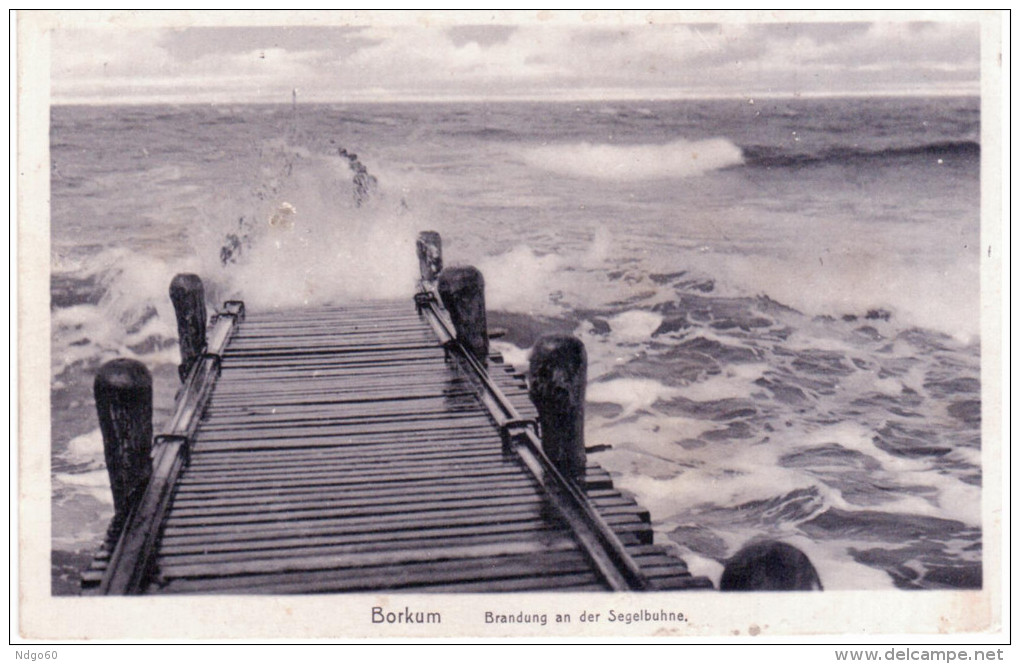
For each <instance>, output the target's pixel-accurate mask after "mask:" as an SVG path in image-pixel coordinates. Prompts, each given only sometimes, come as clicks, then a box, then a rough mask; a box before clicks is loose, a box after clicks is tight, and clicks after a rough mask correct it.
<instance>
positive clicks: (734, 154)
mask: <svg viewBox="0 0 1020 664" xmlns="http://www.w3.org/2000/svg"><path fill="white" fill-rule="evenodd" d="M522 156H523V158H524V161H525V162H527V163H528V164H529V165H531V166H534V167H536V168H541V169H544V170H547V171H551V172H553V173H559V174H561V175H568V176H571V177H581V178H593V179H599V180H617V181H638V180H657V179H671V178H686V177H692V176H697V175H702V174H703V173H707V172H709V171H715V170H718V169H720V168H726V167H727V166H737V165H740V164H742V163H743V162H744V155H743V153H742V152H741V150H740V148H739V147H737V146H736V145H734V144H733V143H732V142H731V141H729V140H727V139H725V138H710V139H706V140H702V141H687V140H678V141H673V142H672V143H666V144H663V145H607V144H604V143H598V144H592V143H561V144H556V145H545V146H542V147H534V148H525V149H524V150H523V153H522Z"/></svg>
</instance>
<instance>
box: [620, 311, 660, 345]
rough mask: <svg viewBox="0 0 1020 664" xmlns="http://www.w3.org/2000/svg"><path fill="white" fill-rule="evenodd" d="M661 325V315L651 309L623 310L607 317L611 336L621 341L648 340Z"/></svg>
mask: <svg viewBox="0 0 1020 664" xmlns="http://www.w3.org/2000/svg"><path fill="white" fill-rule="evenodd" d="M660 325H662V315H661V314H657V313H655V312H653V311H641V310H635V311H625V312H623V313H622V314H617V315H616V316H613V317H612V318H610V319H609V327H610V328H611V329H612V331H613V336H614V337H615V338H616V340H617V341H621V342H642V341H648V339H649V338H651V336H652V332H655V330H656V329H658V327H659V326H660Z"/></svg>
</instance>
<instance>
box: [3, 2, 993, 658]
mask: <svg viewBox="0 0 1020 664" xmlns="http://www.w3.org/2000/svg"><path fill="white" fill-rule="evenodd" d="M485 16H486V17H488V16H489V13H486V14H485ZM495 16H496V20H495V21H494V22H512V23H531V22H549V23H554V24H555V23H571V22H577V21H585V22H590V23H598V22H604V23H607V24H619V23H628V24H634V23H642V22H645V21H646V20H649V21H654V22H657V23H665V22H702V21H728V22H766V21H781V22H790V21H812V20H813V21H825V22H827V21H836V20H891V21H897V20H962V21H977V22H980V23H981V63H982V82H981V95H982V122H981V132H982V135H981V146H982V149H981V159H982V162H981V191H982V222H981V223H982V228H981V234H982V248H983V249H985V250H984V251H982V269H981V286H982V303H981V311H982V341H981V343H982V356H981V367H982V369H981V370H982V389H983V395H982V422H983V425H982V427H983V429H982V441H983V442H984V445H983V452H982V463H983V468H984V473H983V477H984V490H983V515H984V527H983V530H984V589H983V590H982V591H958V592H950V591H945V592H943V591H930V592H911V593H908V592H901V591H888V592H886V591H861V592H825V593H816V594H802V593H793V594H781V595H780V594H764V593H755V594H750V595H742V596H739V597H736V596H734V595H722V594H720V593H712V592H704V593H703V592H696V593H692V592H687V593H654V594H646V595H638V594H605V595H589V594H585V595H581V594H573V595H570V594H566V595H565V594H541V593H539V594H526V595H444V596H435V595H412V594H398V595H374V594H356V595H333V596H322V597H272V598H248V597H208V596H205V597H188V598H169V597H162V598H154V599H150V598H96V597H53V596H51V594H50V555H49V551H50V546H51V544H50V495H51V487H50V474H49V468H50V457H49V439H50V411H49V388H50V362H49V358H50V319H49V299H50V296H49V260H50V251H49V205H48V201H49V154H48V136H49V113H48V109H49V36H50V32H51V30H52V29H53V28H55V27H61V28H64V27H71V26H72V25H73V24H74V23H76V22H81V21H85V22H88V23H90V24H94V23H95V22H96V21H97V20H102V21H106V22H108V23H109V24H110V25H112V26H117V27H125V28H127V27H143V26H163V25H175V26H187V25H196V24H211V25H241V24H245V25H300V24H306V23H307V22H308V20H309V18H310V15H309V13H308V12H280V13H272V14H271V15H267V14H264V13H259V12H244V11H234V12H229V13H215V14H208V13H202V12H134V11H131V12H105V13H102V14H100V13H89V14H85V15H81V14H78V15H75V14H73V13H56V12H19V14H18V16H17V40H18V41H17V47H18V58H17V71H18V90H17V94H18V98H17V113H18V128H17V139H18V165H19V170H18V175H17V178H18V179H17V183H18V191H17V203H18V220H17V221H18V223H17V231H18V240H17V243H18V252H19V255H18V289H17V293H18V330H19V335H18V339H17V344H18V345H17V348H18V378H19V392H18V402H17V404H18V407H17V414H18V419H19V428H18V456H17V459H18V468H17V480H18V509H17V521H18V539H17V552H18V569H17V577H16V579H17V583H18V606H17V610H18V616H17V621H18V628H17V630H18V634H19V635H20V636H21V637H22V638H23V639H30V640H42V641H53V640H67V641H81V640H87V641H110V640H114V641H117V640H127V641H139V640H149V639H178V640H181V639H184V640H208V639H238V638H242V639H267V640H307V639H374V640H380V639H382V640H389V639H399V638H444V637H445V638H449V637H485V638H496V637H518V638H519V637H543V638H544V637H550V638H555V637H559V638H563V637H570V638H581V637H583V638H605V637H619V638H627V639H632V638H637V637H665V638H668V639H691V638H693V639H697V637H716V638H718V637H733V636H743V635H747V634H761V635H762V636H763V637H768V636H787V637H790V636H797V637H798V638H799V639H801V640H803V641H804V642H811V641H817V640H818V639H819V638H822V639H823V640H831V639H833V638H836V639H839V640H843V641H847V642H853V641H862V640H863V642H868V641H869V639H874V638H879V637H881V636H882V635H884V636H885V637H892V636H893V635H908V634H919V635H926V636H929V637H931V639H932V640H934V639H935V638H937V636H936V635H939V634H943V635H947V637H948V638H951V639H952V641H953V642H959V641H960V640H961V639H964V638H968V637H969V638H970V639H972V640H975V642H980V640H981V639H982V638H988V635H991V634H995V633H998V632H1000V631H1001V629H1002V626H1001V620H1002V586H1001V583H1002V579H1003V574H1002V567H1001V562H1002V557H1001V554H1002V550H1003V544H1004V542H1003V539H1002V532H1003V525H1004V519H1006V518H1008V514H1009V512H1008V506H1006V511H1003V504H1002V486H1003V480H1004V477H1003V473H1004V472H1008V470H1007V469H1006V468H1005V467H1004V463H1003V461H1004V457H1003V447H1002V433H1003V428H1002V423H1003V417H1002V414H1003V410H1002V401H1001V398H1002V377H1003V373H1002V370H1003V357H1002V348H1003V346H1002V344H1003V339H1002V337H1001V330H1002V329H1003V309H1002V284H1003V281H1002V257H1003V255H1004V252H1005V251H1007V249H1008V248H1007V247H1005V246H1003V244H1002V240H1003V236H1002V227H1001V224H1002V215H1001V211H1002V200H1003V198H1002V197H1003V191H1002V172H1001V163H1002V151H1001V147H1000V139H1001V133H1002V131H1001V127H1002V124H1001V123H1002V117H1001V111H1002V103H1001V99H1002V76H1001V68H1002V60H1001V50H1002V34H1001V31H1002V25H1001V20H1002V17H1001V15H1000V14H998V13H996V12H981V13H978V12H970V13H962V14H960V13H957V14H952V13H947V12H938V11H927V12H885V13H881V12H873V11H872V12H814V11H799V12H772V11H747V12H741V13H739V14H737V13H734V12H726V13H724V12H697V13H691V12H680V11H668V12H656V13H648V12H618V11H617V12H606V11H599V12H594V13H590V12H588V13H584V14H582V13H580V12H496V13H495ZM465 20H466V16H465V15H464V14H461V13H457V12H440V13H436V12H408V13H401V14H392V13H385V12H356V13H349V12H319V13H317V16H316V22H317V23H318V24H320V25H321V24H373V23H412V22H413V23H419V24H424V25H429V24H436V25H448V24H455V23H457V22H462V21H465ZM471 20H474V21H475V22H477V21H478V15H477V14H475V15H473V16H471ZM12 473H13V470H12ZM12 479H13V478H12ZM12 558H13V552H12ZM405 606H406V607H410V608H411V609H412V610H414V611H436V612H439V613H440V614H441V616H442V622H441V623H440V624H438V625H436V624H432V625H406V624H400V625H378V624H373V623H372V622H371V612H372V608H373V607H383V608H384V609H385V610H387V611H396V610H403V608H404V607H405ZM641 609H649V610H658V609H663V610H671V611H682V612H683V613H684V614H685V615H686V616H687V622H684V623H679V624H664V623H652V624H641V623H637V624H631V625H625V624H620V623H607V622H605V619H604V618H603V620H602V621H601V622H600V623H597V624H593V623H587V624H586V623H582V622H579V615H580V614H581V613H582V612H588V613H601V614H602V616H606V615H608V612H609V611H610V610H613V611H615V612H617V613H620V612H628V611H639V610H641ZM485 611H494V612H499V613H517V612H520V611H523V612H525V613H544V614H547V615H549V617H550V621H552V620H553V616H554V615H555V614H557V613H560V614H568V613H569V614H572V615H573V622H572V623H571V624H570V625H569V626H563V625H555V624H553V623H552V622H550V623H549V624H548V625H547V626H545V627H541V626H539V627H535V626H531V625H520V626H513V625H510V626H497V625H491V624H489V625H487V624H485V622H484V612H485Z"/></svg>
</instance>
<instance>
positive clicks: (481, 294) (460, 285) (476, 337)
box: [438, 266, 489, 366]
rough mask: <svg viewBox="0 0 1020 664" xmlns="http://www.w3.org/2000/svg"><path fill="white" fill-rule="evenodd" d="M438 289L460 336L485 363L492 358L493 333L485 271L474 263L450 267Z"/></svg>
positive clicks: (442, 277) (441, 276) (440, 277)
mask: <svg viewBox="0 0 1020 664" xmlns="http://www.w3.org/2000/svg"><path fill="white" fill-rule="evenodd" d="M438 290H439V297H440V298H441V299H442V300H443V306H444V307H446V310H447V311H448V312H450V320H451V321H453V327H454V328H455V329H456V330H457V339H459V340H460V342H461V343H462V344H464V347H465V348H467V349H468V350H469V351H471V353H473V354H474V356H475V358H477V359H478V361H479V362H481V363H482V366H485V365H486V364H487V363H488V359H489V332H488V328H487V327H486V321H485V279H483V278H482V273H481V272H479V271H478V270H477V269H476V268H473V267H470V266H468V267H449V268H446V269H445V270H443V271H442V272H441V273H439V284H438Z"/></svg>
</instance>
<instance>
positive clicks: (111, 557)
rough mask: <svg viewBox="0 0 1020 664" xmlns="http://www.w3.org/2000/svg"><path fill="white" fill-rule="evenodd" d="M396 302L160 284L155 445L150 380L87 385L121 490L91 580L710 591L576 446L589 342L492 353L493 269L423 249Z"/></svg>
mask: <svg viewBox="0 0 1020 664" xmlns="http://www.w3.org/2000/svg"><path fill="white" fill-rule="evenodd" d="M418 258H419V263H420V268H421V276H422V278H421V282H420V287H419V289H418V292H417V293H415V294H414V297H413V300H412V298H410V297H409V298H408V299H407V300H405V301H377V302H359V303H352V304H350V305H346V306H332V307H318V308H306V309H294V310H273V311H266V312H255V311H247V310H246V309H245V307H244V305H243V303H241V302H227V303H225V304H224V306H223V307H222V308H221V309H220V310H219V311H217V312H216V313H215V315H214V316H213V317H212V318H211V320H210V322H209V323H208V325H207V320H206V312H205V298H204V293H203V290H202V284H201V280H200V279H198V278H197V277H195V276H194V275H178V277H176V278H175V279H174V282H173V284H172V285H171V289H170V290H171V298H172V300H173V302H174V306H175V309H176V311H177V320H178V328H179V331H180V336H181V351H182V352H181V356H182V364H181V366H180V374H181V377H182V380H183V386H182V389H181V391H180V393H179V395H178V399H177V404H176V409H175V411H174V415H173V417H172V419H171V421H170V423H169V426H168V428H167V431H166V432H165V433H163V434H160V435H156V436H153V431H152V387H151V376H150V375H149V373H148V371H147V370H146V369H145V367H144V366H142V365H140V364H139V363H137V362H134V361H130V360H114V361H113V362H110V363H108V364H106V365H104V366H103V368H102V369H101V370H100V372H99V373H98V375H97V377H96V384H95V393H96V402H97V410H98V413H99V420H100V425H101V428H102V432H103V438H104V445H105V447H106V458H107V465H108V468H109V472H110V478H111V487H112V490H113V493H114V506H115V510H116V513H115V516H114V519H113V522H112V523H111V526H110V530H109V532H108V536H107V539H106V542H105V544H104V546H103V548H102V549H101V550H100V552H99V553H98V554H97V555H96V557H95V560H94V561H93V563H92V566H91V567H90V569H89V570H87V571H86V572H85V573H84V574H83V587H84V588H85V589H86V590H87V592H91V593H100V594H143V593H144V594H158V593H233V594H238V593H327V592H345V591H413V592H499V591H527V590H570V591H580V590H681V589H703V588H711V587H712V584H711V582H710V581H709V580H708V579H706V578H704V577H695V576H692V575H691V574H690V573H689V571H688V570H687V567H686V565H685V564H684V563H683V561H682V560H680V559H679V558H677V557H676V556H675V555H674V554H673V553H672V551H671V550H670V549H669V548H667V547H664V546H658V545H656V544H655V543H654V537H653V533H652V528H651V519H650V515H649V513H648V512H647V511H646V510H644V509H642V508H641V507H640V506H639V505H638V504H636V502H635V501H634V500H633V499H631V498H629V497H627V496H625V495H623V494H622V493H621V492H619V491H618V490H616V489H615V488H614V487H613V481H612V479H611V478H610V476H609V475H608V473H606V472H605V471H604V470H603V469H601V468H600V467H599V466H598V465H596V464H593V463H591V462H590V461H588V460H587V458H586V453H585V446H584V410H583V409H584V386H585V380H586V356H585V351H584V346H583V344H581V342H580V341H579V340H577V339H575V338H573V337H564V336H549V337H545V338H543V339H542V340H540V341H539V342H538V343H537V344H536V346H535V349H534V350H533V352H532V357H531V363H530V368H529V375H528V376H527V377H525V376H523V375H521V374H519V373H517V372H516V371H515V370H514V369H513V368H512V367H510V366H508V365H506V364H504V363H503V361H502V358H501V357H500V356H499V355H498V354H496V353H492V352H490V349H489V343H488V334H487V328H486V320H485V300H484V280H483V278H482V276H481V274H480V273H478V271H477V270H475V269H474V268H470V267H466V268H447V269H445V270H444V269H443V266H442V251H441V245H440V238H439V236H438V235H437V234H435V233H431V232H425V233H422V234H421V236H420V237H419V241H418Z"/></svg>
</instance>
